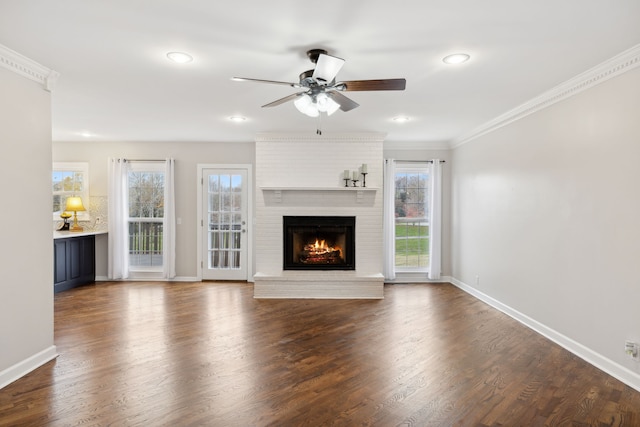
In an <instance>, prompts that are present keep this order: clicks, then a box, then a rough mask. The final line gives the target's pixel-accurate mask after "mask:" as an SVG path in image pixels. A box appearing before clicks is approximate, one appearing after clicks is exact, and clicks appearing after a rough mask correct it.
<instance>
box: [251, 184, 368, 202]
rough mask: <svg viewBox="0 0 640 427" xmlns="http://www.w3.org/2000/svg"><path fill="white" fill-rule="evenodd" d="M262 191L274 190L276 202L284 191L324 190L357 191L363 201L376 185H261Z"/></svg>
mask: <svg viewBox="0 0 640 427" xmlns="http://www.w3.org/2000/svg"><path fill="white" fill-rule="evenodd" d="M260 189H261V190H262V191H269V192H273V194H274V196H275V197H274V199H273V201H274V202H276V203H281V202H282V193H283V192H305V193H308V192H323V191H342V192H344V191H351V192H355V193H356V202H358V203H361V202H362V200H363V199H364V194H365V193H370V192H375V191H377V190H378V189H377V188H374V187H260Z"/></svg>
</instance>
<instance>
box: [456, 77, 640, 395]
mask: <svg viewBox="0 0 640 427" xmlns="http://www.w3.org/2000/svg"><path fill="white" fill-rule="evenodd" d="M639 161H640V68H636V69H634V70H631V71H629V72H627V73H625V74H622V75H620V76H617V77H614V78H612V79H610V80H608V81H606V82H604V83H601V84H599V85H597V86H594V87H593V88H591V89H588V90H586V91H584V92H582V93H580V94H578V95H576V96H573V97H571V98H568V99H566V100H564V101H562V102H560V103H557V104H554V105H552V106H551V107H549V108H546V109H544V110H541V111H539V112H537V113H534V114H533V115H530V116H527V117H525V118H524V119H521V120H519V121H516V122H514V123H512V124H510V125H508V126H507V127H503V128H500V129H499V130H497V131H494V132H492V133H489V134H487V135H485V136H482V137H480V138H478V139H475V140H472V141H471V142H469V143H467V144H465V145H462V146H460V147H458V148H456V149H455V150H454V151H453V158H452V168H453V174H452V181H453V199H452V200H453V201H452V221H453V225H452V229H453V232H452V236H453V241H452V248H453V251H452V268H453V276H454V277H455V278H456V279H458V280H459V281H460V282H461V283H462V284H463V285H466V286H468V287H469V289H472V290H477V291H479V292H481V293H483V294H485V295H486V296H488V297H490V298H491V299H494V300H496V301H498V302H500V303H502V304H504V305H506V306H508V307H509V308H510V309H513V310H514V311H515V312H518V313H520V314H522V315H524V316H525V317H528V318H529V319H530V320H531V321H532V323H537V324H539V325H540V326H542V327H544V328H548V329H547V332H549V331H551V332H552V334H557V335H556V338H559V339H560V341H562V340H564V341H565V344H567V345H568V346H570V347H573V349H574V350H576V349H577V350H578V353H582V354H581V355H582V356H583V357H585V356H586V357H587V358H590V359H591V361H592V362H595V364H596V365H600V366H601V367H602V366H604V367H605V368H607V369H608V370H609V371H610V372H612V371H613V373H614V374H617V376H618V377H624V379H625V380H626V382H627V383H631V384H632V385H634V387H636V388H638V389H640V375H638V374H639V373H640V363H638V362H635V361H633V360H630V359H629V358H628V357H627V356H626V355H625V354H624V351H623V350H624V342H625V340H626V339H633V340H635V341H638V342H640V306H639V303H640V262H639V261H638V256H639V255H640V250H638V248H639V247H640V189H639V183H640V166H639V164H638V163H639ZM476 278H478V279H476ZM476 280H478V283H477V284H476Z"/></svg>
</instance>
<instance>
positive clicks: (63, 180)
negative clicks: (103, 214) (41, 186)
mask: <svg viewBox="0 0 640 427" xmlns="http://www.w3.org/2000/svg"><path fill="white" fill-rule="evenodd" d="M51 183H52V190H53V219H54V220H60V214H61V213H62V212H64V209H65V206H66V205H67V197H71V196H80V197H81V198H82V202H83V204H84V206H85V208H86V209H89V163H83V162H69V163H59V162H55V163H53V173H52V178H51ZM78 219H81V220H85V221H86V220H88V219H89V211H88V210H87V211H85V212H78Z"/></svg>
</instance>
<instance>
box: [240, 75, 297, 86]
mask: <svg viewBox="0 0 640 427" xmlns="http://www.w3.org/2000/svg"><path fill="white" fill-rule="evenodd" d="M231 80H234V81H236V82H258V83H269V84H274V85H285V86H291V87H302V86H300V83H290V82H279V81H276V80H262V79H250V78H247V77H233V78H232V79H231Z"/></svg>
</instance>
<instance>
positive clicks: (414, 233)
mask: <svg viewBox="0 0 640 427" xmlns="http://www.w3.org/2000/svg"><path fill="white" fill-rule="evenodd" d="M394 178H395V179H394V181H395V236H396V238H395V267H396V270H397V271H428V269H429V211H428V207H429V202H428V200H429V190H428V189H429V186H430V183H429V165H428V164H426V163H425V164H424V165H422V164H415V163H414V164H410V165H403V164H402V163H400V162H398V163H397V165H396V171H395V177H394Z"/></svg>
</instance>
